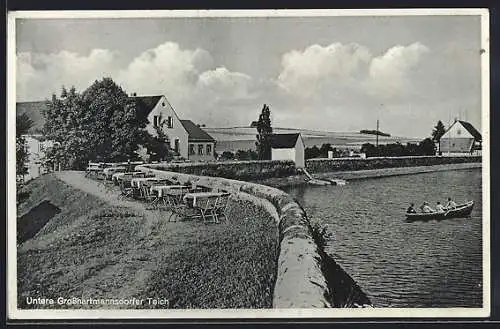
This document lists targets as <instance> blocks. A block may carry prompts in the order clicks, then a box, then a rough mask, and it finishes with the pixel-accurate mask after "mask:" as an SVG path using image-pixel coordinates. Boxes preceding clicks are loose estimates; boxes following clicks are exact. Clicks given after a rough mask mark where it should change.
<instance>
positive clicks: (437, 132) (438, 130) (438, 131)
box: [432, 120, 446, 142]
mask: <svg viewBox="0 0 500 329" xmlns="http://www.w3.org/2000/svg"><path fill="white" fill-rule="evenodd" d="M445 132H446V128H445V127H444V124H443V123H442V122H441V120H439V121H438V122H437V124H436V126H435V127H434V130H433V131H432V140H433V141H435V142H439V140H440V139H441V137H443V135H444V133H445Z"/></svg>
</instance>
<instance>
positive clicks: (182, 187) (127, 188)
mask: <svg viewBox="0 0 500 329" xmlns="http://www.w3.org/2000/svg"><path fill="white" fill-rule="evenodd" d="M133 170H134V169H133V168H131V167H130V166H129V167H126V166H123V165H121V164H118V165H113V164H111V165H108V166H103V165H99V166H96V165H95V164H93V166H91V165H90V164H89V167H88V168H87V173H86V174H85V176H87V177H89V176H90V177H94V178H96V179H99V180H104V181H105V180H111V181H112V182H113V184H114V185H118V186H119V187H120V195H119V199H121V200H124V199H135V200H141V201H143V202H145V203H146V205H147V206H146V209H153V210H159V211H160V210H167V211H170V214H169V217H168V221H176V220H177V219H198V220H201V221H203V222H204V223H209V222H212V223H220V220H221V219H223V218H224V219H225V220H227V215H226V214H227V211H228V206H229V201H230V198H231V193H229V192H227V191H224V190H218V189H211V188H209V187H206V186H202V185H195V184H191V183H185V184H180V183H179V182H177V181H176V180H175V179H165V178H160V177H155V176H154V174H152V173H146V172H142V171H133Z"/></svg>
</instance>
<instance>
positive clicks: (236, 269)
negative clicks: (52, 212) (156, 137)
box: [17, 175, 277, 308]
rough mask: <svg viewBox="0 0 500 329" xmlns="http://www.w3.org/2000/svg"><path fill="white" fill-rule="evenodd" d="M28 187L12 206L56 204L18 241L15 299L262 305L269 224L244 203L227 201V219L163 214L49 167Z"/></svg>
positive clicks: (266, 293) (268, 297) (266, 294)
mask: <svg viewBox="0 0 500 329" xmlns="http://www.w3.org/2000/svg"><path fill="white" fill-rule="evenodd" d="M28 188H29V190H30V191H31V194H30V196H29V197H28V199H27V200H26V201H24V202H23V203H22V204H20V205H19V207H18V211H19V212H18V214H19V215H22V214H23V213H25V212H27V211H28V210H29V209H30V208H31V207H34V206H36V205H37V204H38V203H39V202H41V201H43V200H50V202H51V203H53V204H55V205H56V206H58V207H59V208H61V212H60V213H59V214H57V215H56V216H55V217H54V218H52V219H51V220H49V222H48V223H47V224H46V225H45V227H43V228H42V229H41V231H40V232H39V233H38V234H37V235H35V237H34V238H32V239H30V240H28V241H26V242H24V243H23V244H21V245H19V246H18V257H17V259H18V296H19V298H18V304H19V307H21V308H27V307H30V306H28V305H26V297H27V296H31V297H43V298H57V297H59V296H62V297H92V298H131V297H136V298H140V299H141V298H147V297H161V298H167V299H169V300H170V307H174V308H191V307H192V308H216V307H221V308H237V307H245V308H265V307H271V302H272V287H273V284H274V276H275V273H276V263H275V259H276V257H277V256H276V250H277V245H276V244H277V241H276V228H275V225H274V224H273V223H272V220H271V218H269V216H268V215H267V213H264V212H263V210H262V209H259V208H255V207H254V206H253V205H252V204H248V203H247V204H244V203H242V202H238V203H235V204H234V206H233V208H232V210H231V212H230V216H229V218H230V221H229V223H223V224H220V225H204V224H201V223H198V222H177V223H168V222H166V220H165V218H164V217H163V216H162V215H161V213H156V212H155V215H154V216H151V214H149V215H145V214H144V213H137V211H136V212H134V211H131V210H129V209H125V208H120V207H117V206H113V205H110V204H107V203H105V202H104V201H101V199H98V198H96V197H94V196H92V195H89V194H86V193H83V192H81V191H80V190H75V189H73V188H71V187H69V186H68V185H66V184H64V183H63V182H61V181H59V180H58V179H57V178H55V177H54V176H52V175H45V176H42V177H40V178H39V179H36V180H35V181H33V182H31V183H30V184H29V186H28ZM86 307H90V306H86ZM143 307H145V308H151V307H153V306H149V305H144V306H143ZM52 308H53V307H52ZM108 308H112V307H111V306H108Z"/></svg>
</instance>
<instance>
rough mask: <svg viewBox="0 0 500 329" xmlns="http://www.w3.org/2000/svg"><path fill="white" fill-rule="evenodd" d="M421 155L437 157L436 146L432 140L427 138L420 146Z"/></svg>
mask: <svg viewBox="0 0 500 329" xmlns="http://www.w3.org/2000/svg"><path fill="white" fill-rule="evenodd" d="M418 146H419V149H420V155H436V144H434V141H433V140H432V139H431V138H426V139H424V140H423V141H421V142H420V143H419V144H418Z"/></svg>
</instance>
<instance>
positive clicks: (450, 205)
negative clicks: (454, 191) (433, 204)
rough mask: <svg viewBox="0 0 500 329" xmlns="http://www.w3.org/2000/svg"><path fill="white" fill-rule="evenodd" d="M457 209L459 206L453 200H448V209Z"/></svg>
mask: <svg viewBox="0 0 500 329" xmlns="http://www.w3.org/2000/svg"><path fill="white" fill-rule="evenodd" d="M456 207H457V204H456V203H455V201H453V200H452V199H451V198H448V203H447V204H446V209H454V208H456Z"/></svg>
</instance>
